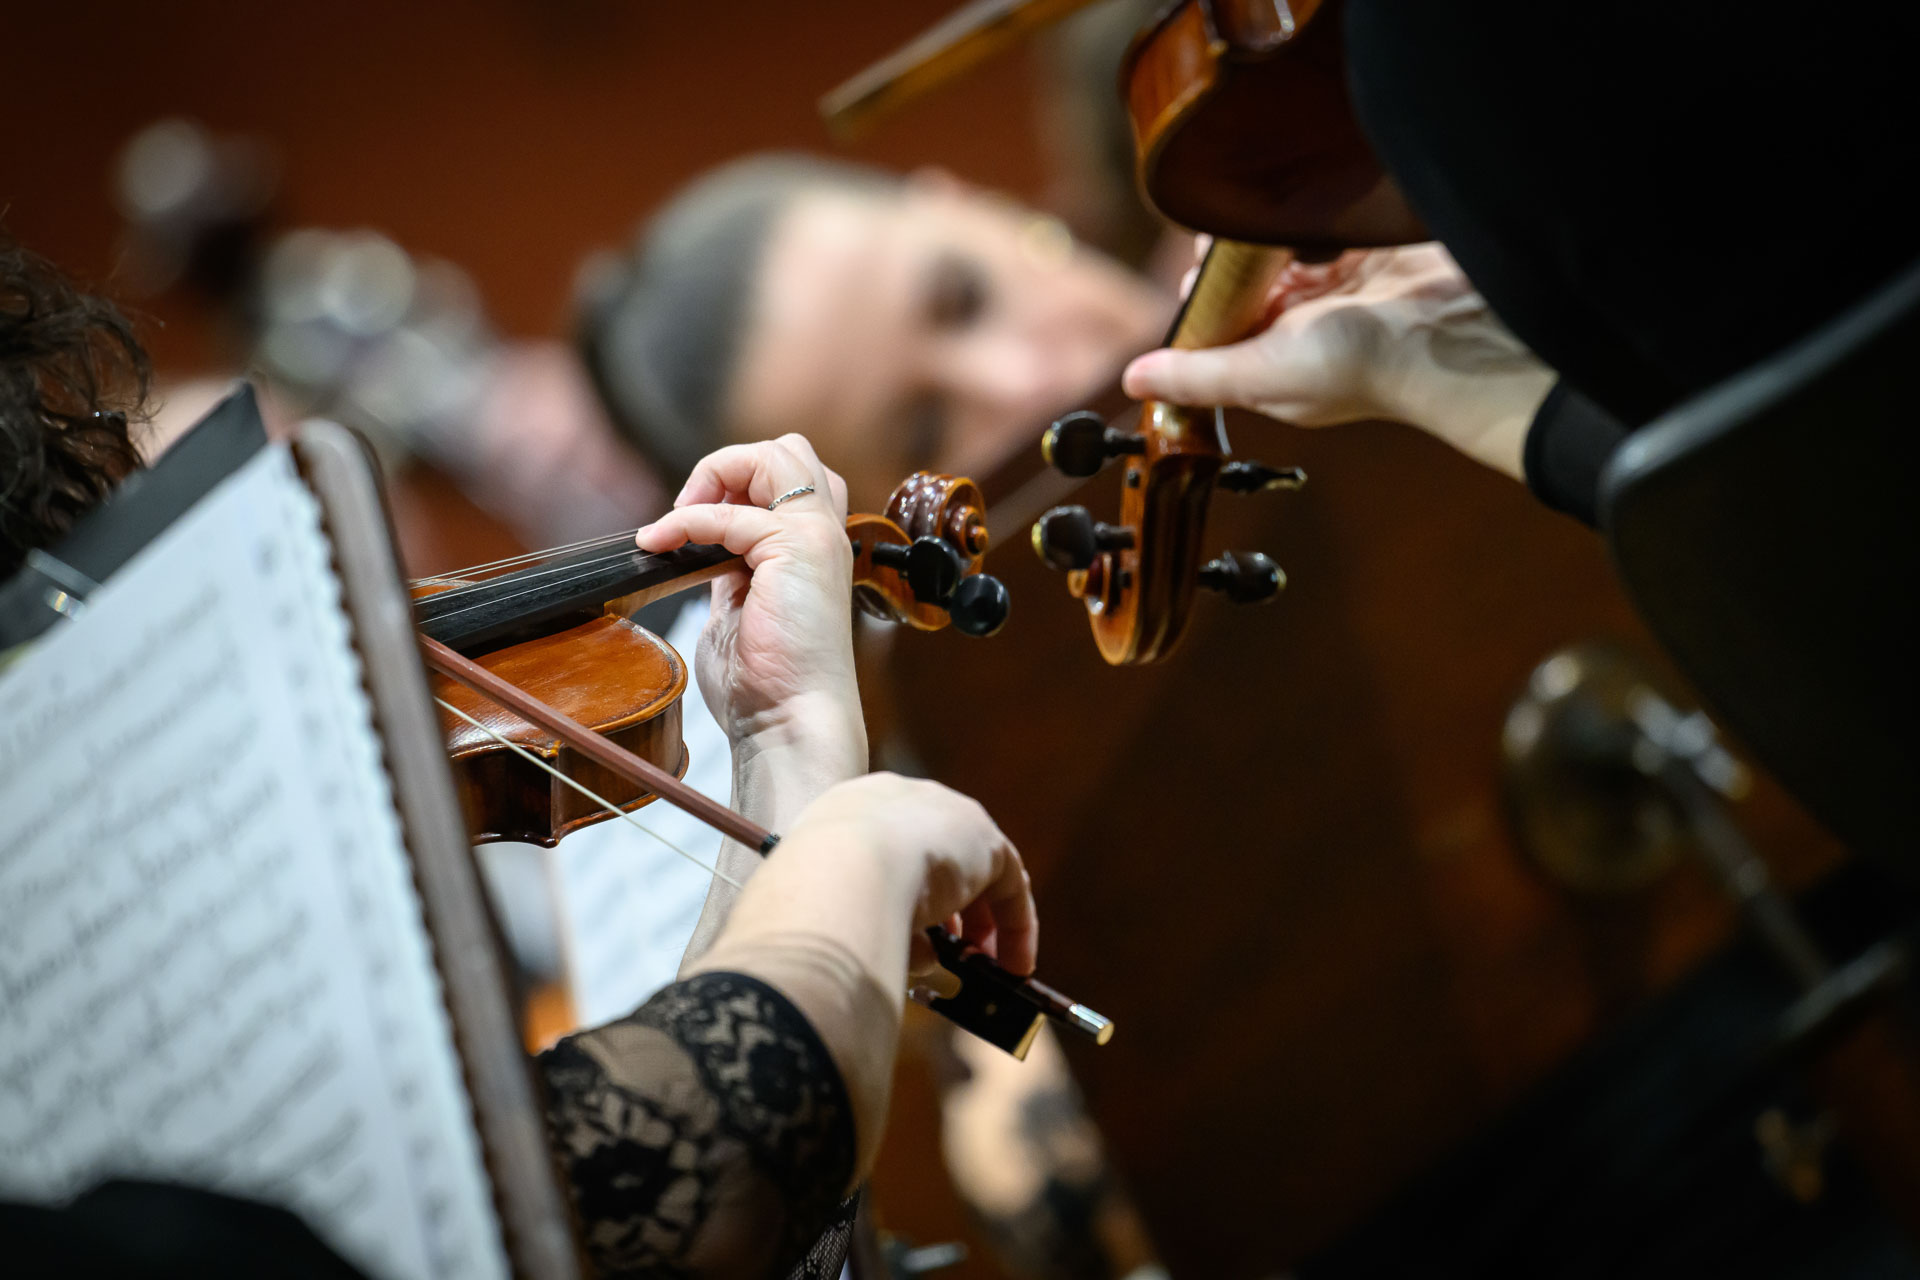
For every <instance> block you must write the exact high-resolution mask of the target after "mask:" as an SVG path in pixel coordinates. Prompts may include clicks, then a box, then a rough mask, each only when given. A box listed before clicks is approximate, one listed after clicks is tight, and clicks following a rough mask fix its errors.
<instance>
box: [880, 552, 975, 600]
mask: <svg viewBox="0 0 1920 1280" xmlns="http://www.w3.org/2000/svg"><path fill="white" fill-rule="evenodd" d="M873 562H874V563H875V564H877V565H883V566H885V567H886V568H889V569H895V570H898V571H899V573H900V574H901V576H902V577H904V578H906V580H907V590H909V591H911V592H913V598H914V599H915V600H918V601H919V602H920V603H921V604H931V605H940V606H943V607H944V606H945V605H946V603H947V601H949V600H951V599H952V598H953V593H954V590H955V589H956V588H957V587H959V585H960V581H961V579H962V578H964V577H966V573H967V558H966V557H965V556H963V555H961V554H960V552H959V551H957V550H956V549H954V548H953V547H951V546H949V545H947V544H946V543H945V542H943V541H941V540H940V539H939V538H934V537H922V538H915V539H914V540H913V543H912V545H910V546H905V547H903V546H901V545H900V544H899V543H897V542H883V543H881V544H880V545H878V546H876V547H875V548H874V549H873Z"/></svg>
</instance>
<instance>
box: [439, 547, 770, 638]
mask: <svg viewBox="0 0 1920 1280" xmlns="http://www.w3.org/2000/svg"><path fill="white" fill-rule="evenodd" d="M738 559H739V557H738V556H736V555H734V554H733V553H732V552H730V551H728V550H727V549H726V548H725V547H721V546H710V545H704V544H700V543H690V544H689V545H687V546H684V547H680V548H678V549H676V550H673V551H666V552H660V553H657V554H656V553H650V552H646V551H640V550H638V549H633V550H628V551H622V552H619V553H616V554H613V555H609V554H607V553H605V552H594V553H584V554H582V555H579V556H576V557H574V558H573V559H571V560H559V561H549V562H548V563H545V564H542V565H539V566H538V567H536V568H534V569H526V570H522V571H520V572H518V573H510V574H506V575H504V576H502V577H498V578H490V579H488V580H487V581H485V582H476V583H472V584H470V585H468V586H464V587H455V588H453V589H452V590H450V591H442V592H438V593H437V594H434V595H430V596H423V597H421V598H420V599H418V600H415V601H414V602H413V611H414V622H415V624H416V626H417V627H418V628H419V631H420V634H422V635H424V636H428V637H430V638H432V639H434V640H438V641H439V642H440V643H441V644H444V645H446V646H447V647H448V648H450V649H455V650H459V651H463V652H466V651H471V650H474V649H478V648H481V647H483V646H489V645H492V644H493V643H494V642H496V641H499V640H502V639H506V638H509V637H516V636H523V635H527V634H530V633H537V632H538V631H539V630H540V629H541V628H543V627H546V626H548V625H550V624H553V623H556V622H560V621H563V620H565V619H568V618H572V617H576V616H578V615H580V614H583V613H586V614H594V613H600V612H602V611H603V610H604V609H605V608H606V606H607V605H608V604H609V603H610V602H616V601H617V602H618V606H619V608H620V609H621V610H622V611H623V612H628V613H631V612H632V611H633V610H635V609H638V608H640V607H641V606H643V605H646V604H650V603H651V602H653V601H655V600H659V599H662V598H664V597H666V596H670V595H673V594H674V593H676V592H680V591H685V590H686V589H687V588H688V587H692V586H695V585H697V584H699V583H702V582H705V581H707V580H708V579H709V578H712V577H714V576H715V575H717V574H719V573H721V572H723V571H724V570H725V569H726V568H727V566H729V565H731V564H733V563H734V562H735V561H736V560H738Z"/></svg>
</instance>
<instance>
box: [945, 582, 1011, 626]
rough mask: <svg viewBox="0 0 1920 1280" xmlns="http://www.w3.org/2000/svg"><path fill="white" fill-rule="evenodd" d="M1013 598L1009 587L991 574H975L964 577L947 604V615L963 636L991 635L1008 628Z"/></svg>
mask: <svg viewBox="0 0 1920 1280" xmlns="http://www.w3.org/2000/svg"><path fill="white" fill-rule="evenodd" d="M1012 608H1013V598H1012V597H1011V596H1009V595H1008V594H1007V584H1006V583H1004V582H1002V581H1000V579H998V578H996V577H994V576H993V575H991V574H986V573H976V574H974V575H973V576H972V577H970V578H963V579H961V581H960V585H959V586H958V587H956V588H955V589H954V592H953V599H951V600H949V601H948V602H947V614H948V616H949V617H951V618H952V619H953V628H954V630H956V631H958V632H959V633H960V634H961V635H967V636H990V635H992V634H993V633H994V632H996V631H998V630H1000V628H1001V627H1004V626H1006V625H1007V614H1008V613H1009V612H1010V611H1011V610H1012Z"/></svg>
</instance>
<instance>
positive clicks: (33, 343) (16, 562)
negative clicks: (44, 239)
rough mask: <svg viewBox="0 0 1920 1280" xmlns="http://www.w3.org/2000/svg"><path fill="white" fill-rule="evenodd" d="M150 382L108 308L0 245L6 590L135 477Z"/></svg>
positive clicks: (0, 508)
mask: <svg viewBox="0 0 1920 1280" xmlns="http://www.w3.org/2000/svg"><path fill="white" fill-rule="evenodd" d="M150 380H151V369H150V366H149V365H148V363H147V354H146V352H145V351H144V350H142V349H141V346H140V342H139V340H138V339H137V338H135V337H134V333H133V326H132V325H131V324H130V323H128V321H127V318H126V317H125V316H123V315H121V314H120V312H119V311H118V310H117V309H116V308H115V307H114V305H113V304H112V303H110V302H108V301H107V300H106V299H104V298H98V297H94V296H93V295H91V294H87V293H84V292H82V291H81V290H80V289H79V288H77V287H76V286H75V285H74V283H73V282H72V281H71V280H69V279H67V277H66V276H65V275H63V274H62V273H61V272H60V270H59V269H58V268H57V267H55V266H54V265H53V264H52V263H50V262H48V261H47V260H46V259H45V258H42V257H41V256H39V255H38V254H36V253H32V252H30V251H28V250H26V249H23V248H21V247H20V246H19V245H18V244H16V243H14V242H13V241H12V240H10V239H8V238H6V237H5V236H4V235H0V581H4V580H5V579H7V578H9V577H11V576H12V575H13V573H14V572H15V571H16V570H18V569H19V567H20V564H21V561H22V560H23V559H25V557H26V554H27V552H28V551H31V550H33V549H34V548H36V547H44V546H47V545H49V544H50V543H52V542H54V541H56V540H58V539H59V537H60V535H62V534H63V533H65V532H66V531H67V530H68V529H69V528H71V527H72V526H73V523H74V521H76V520H78V519H79V518H80V517H81V516H83V515H85V514H86V513H87V512H88V511H90V510H92V509H93V507H95V506H96V505H98V504H99V503H100V501H101V500H102V499H104V498H105V497H106V496H107V495H108V494H110V493H112V492H113V490H114V487H115V486H116V485H118V484H119V483H120V481H121V480H123V479H125V478H126V476H127V475H128V473H130V472H132V471H134V470H136V469H137V468H138V467H139V466H140V453H139V450H138V449H136V448H135V447H134V443H133V437H132V434H131V430H130V427H129V425H128V424H129V419H137V417H138V415H139V413H140V410H141V406H142V405H143V404H144V403H145V401H146V395H147V387H148V384H149V382H150Z"/></svg>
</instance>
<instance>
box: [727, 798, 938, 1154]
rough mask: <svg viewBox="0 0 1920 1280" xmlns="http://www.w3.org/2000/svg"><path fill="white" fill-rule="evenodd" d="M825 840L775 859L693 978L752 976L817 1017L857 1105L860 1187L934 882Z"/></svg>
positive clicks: (853, 840) (897, 862) (882, 1111)
mask: <svg viewBox="0 0 1920 1280" xmlns="http://www.w3.org/2000/svg"><path fill="white" fill-rule="evenodd" d="M814 836H815V838H813V839H811V840H810V841H808V842H807V843H806V844H804V845H795V846H792V847H787V846H783V847H781V848H779V849H776V850H775V851H774V853H773V855H772V856H771V857H770V858H768V859H767V860H766V863H765V865H764V866H763V867H762V868H761V869H760V871H759V873H758V874H757V875H756V876H755V877H754V878H753V880H752V881H751V882H749V883H748V885H747V887H746V888H745V889H744V890H743V891H742V892H741V893H740V895H739V899H738V901H737V902H735V903H734V905H733V910H732V913H731V915H730V917H729V918H728V920H727V922H726V924H725V927H724V928H723V929H722V930H721V932H720V935H719V937H718V938H717V939H716V940H715V942H714V945H713V947H712V949H711V950H710V951H708V952H707V954H706V955H704V956H703V957H701V958H700V959H699V960H698V961H697V962H695V963H694V964H692V965H691V966H690V970H689V971H690V972H691V973H695V974H697V973H702V972H709V971H726V972H733V973H746V974H750V975H752V976H753V977H755V978H758V979H760V980H761V981H763V982H765V983H767V984H768V985H769V986H773V987H776V988H777V989H779V991H780V992H781V993H782V994H783V995H785V996H786V997H787V999H789V1000H790V1001H792V1002H793V1004H794V1006H795V1007H796V1008H798V1009H799V1010H800V1011H801V1012H802V1013H804V1014H805V1015H806V1018H807V1021H808V1022H809V1023H810V1024H811V1025H812V1027H813V1028H814V1030H815V1032H816V1033H817V1034H818V1035H819V1036H820V1039H821V1040H822V1041H823V1042H824V1043H825V1044H826V1046H827V1049H828V1052H829V1053H830V1054H831V1055H832V1057H833V1059H834V1062H835V1063H836V1064H837V1065H838V1066H839V1069H840V1076H841V1079H842V1080H843V1081H844V1082H845V1084H846V1090H847V1094H848V1097H849V1098H850V1099H851V1103H852V1107H853V1114H854V1134H855V1138H856V1150H857V1152H858V1156H857V1159H856V1162H855V1164H856V1178H858V1177H864V1176H865V1173H866V1171H867V1170H868V1169H869V1168H871V1165H872V1160H873V1156H874V1153H875V1152H876V1150H877V1149H878V1147H879V1143H880V1136H881V1131H882V1129H883V1127H884V1123H885V1119H886V1112H887V1096H888V1091H889V1088H890V1086H891V1082H892V1071H893V1057H894V1051H895V1047H896V1043H897V1040H898V1037H899V1027H900V1016H901V1006H902V1002H903V997H904V992H905V988H906V976H907V962H908V951H909V942H910V937H911V933H912V925H913V921H914V918H915V913H916V910H917V908H918V906H919V897H920V893H921V887H922V885H921V882H922V879H923V873H922V872H921V870H920V869H918V868H915V867H913V866H912V865H911V864H910V863H908V862H906V861H903V860H901V859H897V858H896V859H883V858H879V857H875V856H874V855H873V854H872V852H871V851H870V850H868V849H867V848H865V847H864V844H863V842H862V841H861V840H859V839H858V838H857V837H856V836H854V835H853V834H851V833H849V835H848V836H847V838H846V839H844V840H839V839H835V838H833V837H832V836H831V834H829V833H820V832H815V833H814ZM823 837H824V838H823Z"/></svg>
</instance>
